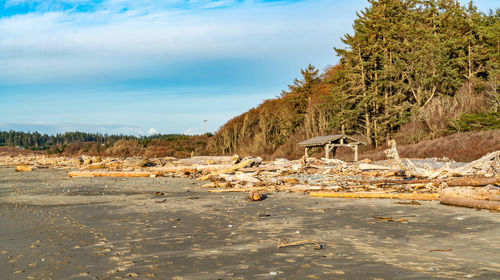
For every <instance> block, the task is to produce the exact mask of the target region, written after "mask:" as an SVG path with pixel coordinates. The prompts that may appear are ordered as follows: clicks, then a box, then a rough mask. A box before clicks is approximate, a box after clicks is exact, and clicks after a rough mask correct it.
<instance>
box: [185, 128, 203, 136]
mask: <svg viewBox="0 0 500 280" xmlns="http://www.w3.org/2000/svg"><path fill="white" fill-rule="evenodd" d="M182 134H184V135H201V134H202V132H201V129H199V128H188V129H186V130H184V132H183V133H182Z"/></svg>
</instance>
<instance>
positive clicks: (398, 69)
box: [210, 0, 500, 157]
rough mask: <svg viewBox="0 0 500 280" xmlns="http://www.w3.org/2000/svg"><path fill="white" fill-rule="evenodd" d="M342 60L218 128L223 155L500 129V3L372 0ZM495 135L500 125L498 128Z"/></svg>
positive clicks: (310, 72)
mask: <svg viewBox="0 0 500 280" xmlns="http://www.w3.org/2000/svg"><path fill="white" fill-rule="evenodd" d="M353 29H354V33H353V34H347V35H345V36H344V37H343V38H342V41H343V42H344V44H345V46H346V47H345V48H339V49H335V51H336V53H337V54H338V56H339V57H340V62H339V64H338V65H335V66H332V67H329V68H328V69H326V70H325V71H323V72H322V73H320V71H319V70H318V69H316V68H315V67H313V66H311V65H309V66H308V67H306V68H305V69H303V70H301V77H300V78H298V79H296V80H295V81H294V82H293V83H292V84H291V85H289V87H288V89H286V90H284V91H283V92H282V93H281V95H280V96H279V97H278V98H275V99H270V100H266V101H264V102H263V103H262V104H261V105H259V106H258V107H256V108H254V109H251V110H249V111H248V112H246V113H244V114H242V115H240V116H237V117H235V118H233V119H232V120H230V121H229V122H228V123H226V124H225V125H224V126H223V127H221V128H220V129H219V131H217V133H216V134H215V137H214V139H213V141H211V143H210V146H211V149H212V150H213V151H214V152H215V153H219V154H233V153H239V154H261V155H269V156H271V157H278V156H280V157H281V156H286V157H297V156H298V155H300V154H301V152H302V151H301V150H299V148H298V147H297V146H296V145H295V144H296V143H297V142H298V141H301V140H304V139H306V138H309V137H313V136H317V135H324V134H332V133H342V132H343V133H347V134H353V135H358V136H359V137H361V138H363V139H365V141H366V142H368V143H369V144H370V146H371V147H374V148H377V147H379V146H381V145H384V143H385V142H386V140H387V139H391V138H395V139H397V141H398V142H399V143H402V144H405V143H407V144H411V143H417V142H420V141H425V140H432V139H436V138H439V137H443V136H446V135H449V134H452V133H456V132H464V131H479V130H489V129H498V128H500V113H499V108H500V91H499V84H500V71H499V70H500V67H499V62H500V10H499V9H497V10H496V11H490V12H489V13H488V14H485V13H482V12H479V11H478V10H477V8H476V7H475V6H474V5H473V3H472V2H471V3H469V4H468V5H466V6H462V5H460V4H459V3H458V2H457V1H453V0H428V1H414V0H369V7H368V8H366V9H365V10H363V11H361V12H359V13H358V17H357V19H356V20H355V21H354V24H353ZM497 135H498V133H497Z"/></svg>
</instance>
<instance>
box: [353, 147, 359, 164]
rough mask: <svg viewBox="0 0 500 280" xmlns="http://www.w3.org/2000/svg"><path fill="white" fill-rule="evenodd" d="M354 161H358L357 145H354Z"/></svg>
mask: <svg viewBox="0 0 500 280" xmlns="http://www.w3.org/2000/svg"><path fill="white" fill-rule="evenodd" d="M353 149H354V161H358V145H354V148H353Z"/></svg>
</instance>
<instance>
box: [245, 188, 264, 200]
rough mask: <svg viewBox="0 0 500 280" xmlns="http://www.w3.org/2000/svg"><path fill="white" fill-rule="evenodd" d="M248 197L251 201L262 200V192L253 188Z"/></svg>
mask: <svg viewBox="0 0 500 280" xmlns="http://www.w3.org/2000/svg"><path fill="white" fill-rule="evenodd" d="M248 198H249V199H250V200H251V201H261V200H262V194H261V193H260V192H259V191H258V190H253V191H251V192H250V194H249V195H248Z"/></svg>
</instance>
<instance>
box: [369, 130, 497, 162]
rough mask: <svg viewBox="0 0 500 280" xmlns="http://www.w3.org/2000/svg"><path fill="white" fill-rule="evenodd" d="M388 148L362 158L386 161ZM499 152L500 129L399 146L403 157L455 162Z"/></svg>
mask: <svg viewBox="0 0 500 280" xmlns="http://www.w3.org/2000/svg"><path fill="white" fill-rule="evenodd" d="M386 148H387V147H380V148H378V149H375V150H371V151H367V152H365V153H362V154H361V156H360V158H364V157H367V158H370V159H372V160H381V159H385V158H386V157H385V154H384V149H386ZM497 150H500V129H495V130H488V131H479V132H463V133H455V134H452V135H449V136H445V137H440V138H437V139H434V140H427V141H422V142H420V143H418V144H408V145H398V151H399V154H400V156H401V157H406V158H429V157H447V158H449V159H452V160H455V161H472V160H475V159H478V158H480V157H481V156H483V155H485V154H487V153H490V152H493V151H497Z"/></svg>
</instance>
